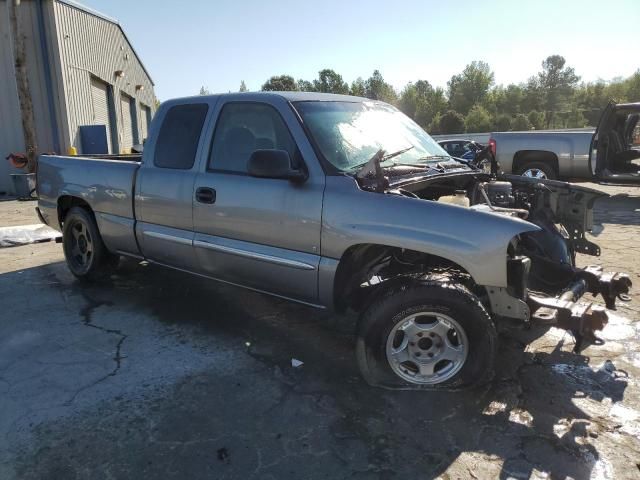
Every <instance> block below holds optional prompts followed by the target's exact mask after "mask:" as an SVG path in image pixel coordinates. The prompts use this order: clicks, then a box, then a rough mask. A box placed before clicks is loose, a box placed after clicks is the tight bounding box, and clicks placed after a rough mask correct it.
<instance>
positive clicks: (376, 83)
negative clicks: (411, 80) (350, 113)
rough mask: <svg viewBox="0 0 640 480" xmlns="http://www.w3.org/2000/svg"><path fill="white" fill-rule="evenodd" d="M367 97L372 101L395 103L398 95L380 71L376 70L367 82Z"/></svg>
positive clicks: (365, 83)
mask: <svg viewBox="0 0 640 480" xmlns="http://www.w3.org/2000/svg"><path fill="white" fill-rule="evenodd" d="M364 85H365V96H366V97H367V98H370V99H372V100H380V101H383V102H387V103H395V102H396V100H397V98H398V95H397V94H396V91H395V90H394V89H393V87H392V86H391V85H389V84H388V83H387V82H385V81H384V78H383V77H382V74H381V73H380V71H379V70H374V71H373V75H371V76H370V77H369V78H368V79H367V80H366V81H365V82H364Z"/></svg>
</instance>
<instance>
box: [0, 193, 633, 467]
mask: <svg viewBox="0 0 640 480" xmlns="http://www.w3.org/2000/svg"><path fill="white" fill-rule="evenodd" d="M598 188H601V189H603V190H605V191H607V192H609V193H611V194H612V195H614V196H613V197H611V198H608V199H605V200H601V201H599V203H598V204H597V206H596V215H595V217H596V223H597V224H598V228H597V229H596V233H597V238H596V242H597V243H599V244H600V246H601V247H602V249H603V255H602V257H601V258H599V259H593V258H587V257H583V258H582V259H581V260H582V261H585V260H592V261H593V260H595V261H596V262H595V263H598V262H601V263H602V264H603V265H605V266H606V267H609V268H612V269H621V270H624V271H626V272H628V273H630V274H631V275H632V277H633V280H634V282H635V283H636V288H635V293H637V292H638V288H637V285H640V238H639V237H638V232H639V229H638V224H639V223H640V196H639V195H640V190H639V189H637V188H622V187H598ZM33 207H34V204H33V203H20V202H0V225H2V226H4V225H20V224H30V223H37V220H36V218H35V215H34V214H33V213H32V209H33ZM62 260H63V258H62V252H61V247H60V245H57V244H55V243H44V244H37V245H30V246H22V247H14V248H5V249H0V298H1V303H0V305H1V310H0V406H1V412H0V478H2V479H11V478H20V479H31V478H38V479H40V478H46V479H57V478H59V479H74V478H91V479H96V480H97V479H111V478H242V479H248V478H260V479H280V478H329V479H338V478H346V477H348V478H433V477H438V476H440V477H441V478H446V479H453V478H461V479H463V478H464V479H466V478H483V479H484V478H567V477H570V478H575V479H587V478H594V479H614V478H615V479H625V478H639V477H640V399H639V396H638V393H639V390H640V386H639V385H638V379H639V378H640V352H639V351H638V345H639V341H638V327H637V326H636V324H635V321H636V320H638V319H639V318H640V315H639V310H640V302H639V301H638V299H634V301H633V302H632V303H630V304H626V305H623V306H622V307H621V308H620V309H619V310H618V312H616V314H615V315H613V316H612V319H611V323H610V325H609V326H608V327H607V329H606V330H605V332H604V337H605V339H606V340H607V343H606V344H605V345H604V346H602V347H591V348H589V349H588V350H587V351H586V352H584V355H580V356H576V355H573V354H571V353H570V351H571V348H572V346H573V340H572V338H571V336H570V335H568V334H564V332H562V331H560V330H556V329H551V330H549V331H548V332H544V331H539V330H534V331H513V330H507V331H505V332H503V333H502V334H501V340H502V347H501V351H500V355H499V358H498V365H497V375H496V379H495V381H494V382H493V383H492V384H491V385H489V386H487V387H484V388H482V389H480V390H474V391H469V392H463V393H455V394H451V393H438V394H425V393H420V392H389V391H383V390H378V389H372V388H370V387H368V386H367V385H366V384H364V382H363V381H362V380H361V379H360V377H359V375H358V372H357V369H356V366H355V360H354V354H353V344H354V338H353V335H352V332H353V325H354V322H355V319H354V318H353V317H339V318H335V317H331V316H328V315H326V314H323V313H318V312H317V311H314V310H311V309H308V308H306V307H302V306H297V305H292V304H288V303H286V302H284V301H281V300H277V299H271V298H267V297H264V296H261V295H258V294H254V293H250V292H246V291H242V290H237V289H233V288H231V287H226V286H221V285H218V284H216V283H214V282H209V281H204V280H202V279H198V278H195V277H191V276H188V275H186V274H180V273H176V272H172V271H167V270H162V269H160V268H154V267H143V266H139V265H137V264H135V263H126V264H125V265H124V266H123V268H122V269H121V271H120V273H119V274H118V275H117V276H114V277H113V278H112V279H111V280H110V281H107V282H105V283H103V284H100V285H94V286H90V287H87V286H85V285H81V284H79V283H78V282H77V281H75V280H74V279H73V277H72V276H71V275H70V274H69V273H68V272H67V270H66V268H65V266H64V263H63V262H62ZM530 340H531V341H532V342H533V343H531V344H529V345H527V342H529V341H530ZM293 358H295V359H299V360H301V361H303V362H304V364H303V365H302V366H300V367H297V368H294V367H292V364H291V360H292V359H293Z"/></svg>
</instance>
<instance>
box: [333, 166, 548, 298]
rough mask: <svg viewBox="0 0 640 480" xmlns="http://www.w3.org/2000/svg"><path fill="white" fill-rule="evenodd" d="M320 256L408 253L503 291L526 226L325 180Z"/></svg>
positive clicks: (531, 226) (344, 180)
mask: <svg viewBox="0 0 640 480" xmlns="http://www.w3.org/2000/svg"><path fill="white" fill-rule="evenodd" d="M322 217H323V218H322V222H323V225H322V256H323V257H328V258H331V259H336V260H338V259H340V258H341V257H342V255H343V254H344V252H346V251H347V249H348V248H349V247H351V246H353V245H357V244H379V245H387V246H391V247H398V248H406V249H410V250H415V251H418V252H424V253H428V254H431V255H437V256H439V257H442V258H445V259H447V260H450V261H452V262H454V263H456V264H458V265H460V266H461V267H462V268H464V269H465V270H466V271H467V272H469V274H470V275H471V276H472V277H473V279H474V281H475V282H476V283H477V284H479V285H493V286H496V287H506V286H507V264H506V259H507V258H506V257H507V247H508V245H509V242H510V241H511V239H512V238H513V237H514V236H516V235H519V234H521V233H524V232H532V231H537V230H540V228H539V227H538V226H536V225H534V224H532V223H529V222H526V221H524V220H521V219H518V218H513V217H507V216H503V215H496V214H493V213H485V212H479V211H475V210H472V209H469V208H465V207H458V206H455V205H448V204H443V203H439V202H434V201H429V200H420V199H415V198H409V197H403V196H396V195H385V194H380V193H373V192H366V191H363V190H360V189H358V188H357V186H356V185H355V182H354V181H353V180H352V179H350V178H346V177H328V178H327V186H326V190H325V200H324V206H323V214H322Z"/></svg>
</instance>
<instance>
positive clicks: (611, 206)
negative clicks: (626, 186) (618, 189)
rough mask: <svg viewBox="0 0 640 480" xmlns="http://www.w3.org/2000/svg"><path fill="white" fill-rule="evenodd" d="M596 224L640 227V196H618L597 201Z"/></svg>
mask: <svg viewBox="0 0 640 480" xmlns="http://www.w3.org/2000/svg"><path fill="white" fill-rule="evenodd" d="M593 220H594V223H596V224H603V223H609V224H618V225H640V196H638V195H627V194H618V195H612V196H611V197H606V198H600V199H598V200H596V208H594V215H593Z"/></svg>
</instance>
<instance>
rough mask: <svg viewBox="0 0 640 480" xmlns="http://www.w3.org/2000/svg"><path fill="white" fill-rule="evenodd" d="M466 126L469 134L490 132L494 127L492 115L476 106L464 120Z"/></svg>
mask: <svg viewBox="0 0 640 480" xmlns="http://www.w3.org/2000/svg"><path fill="white" fill-rule="evenodd" d="M464 124H465V127H466V129H467V132H478V133H481V132H489V131H491V125H492V121H491V115H489V112H487V110H486V109H485V108H484V107H482V106H480V105H474V106H473V107H471V110H469V113H468V114H467V116H466V118H465V119H464Z"/></svg>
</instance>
